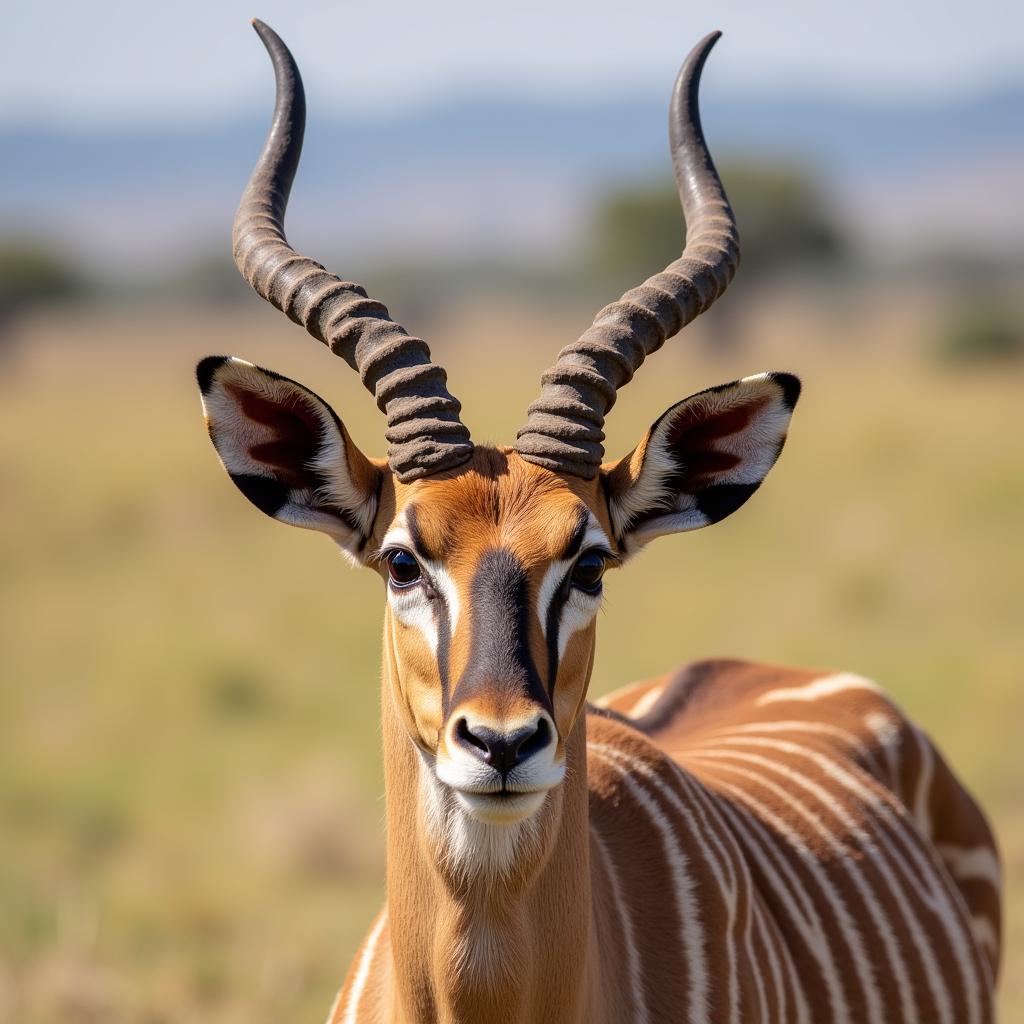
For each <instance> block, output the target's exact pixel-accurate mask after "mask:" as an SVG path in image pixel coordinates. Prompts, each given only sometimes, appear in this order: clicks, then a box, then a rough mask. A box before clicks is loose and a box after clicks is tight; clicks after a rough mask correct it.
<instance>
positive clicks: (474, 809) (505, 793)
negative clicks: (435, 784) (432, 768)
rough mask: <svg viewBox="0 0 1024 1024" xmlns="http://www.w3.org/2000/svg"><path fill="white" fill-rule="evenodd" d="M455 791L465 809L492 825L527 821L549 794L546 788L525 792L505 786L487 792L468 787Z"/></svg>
mask: <svg viewBox="0 0 1024 1024" xmlns="http://www.w3.org/2000/svg"><path fill="white" fill-rule="evenodd" d="M454 792H455V796H456V799H457V800H458V801H459V804H460V805H461V806H462V807H463V809H464V810H466V811H467V812H468V813H469V814H470V815H471V816H472V817H474V818H477V819H478V820H479V821H483V822H486V823H487V824H490V825H513V824H515V823H517V822H520V821H525V820H526V819H527V818H529V817H531V816H532V815H534V814H536V813H537V811H539V810H540V808H541V805H542V804H543V803H544V800H545V798H546V797H547V795H548V791H547V790H546V789H540V790H532V791H530V792H525V793H523V792H516V791H514V790H510V789H504V788H502V789H498V790H493V791H491V792H486V793H481V792H478V791H473V790H466V789H455V790H454Z"/></svg>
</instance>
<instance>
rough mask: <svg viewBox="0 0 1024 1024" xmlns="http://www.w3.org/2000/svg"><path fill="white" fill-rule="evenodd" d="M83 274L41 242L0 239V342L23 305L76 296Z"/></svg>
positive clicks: (83, 286) (82, 285)
mask: <svg viewBox="0 0 1024 1024" xmlns="http://www.w3.org/2000/svg"><path fill="white" fill-rule="evenodd" d="M86 289H87V285H86V280H85V278H84V276H83V275H82V274H81V273H80V272H79V271H78V270H77V269H76V268H75V266H74V264H73V263H72V262H71V261H70V260H69V259H67V258H66V257H64V256H63V255H62V254H61V253H59V252H58V251H57V250H56V249H54V248H52V247H50V246H47V245H44V244H43V243H41V242H35V241H29V240H24V239H17V238H8V239H0V344H2V343H3V339H4V337H5V336H6V335H7V333H8V331H7V328H9V326H10V324H11V322H12V321H13V319H14V318H15V317H16V316H17V315H18V314H19V313H21V312H22V311H23V310H24V309H27V308H29V307H32V306H42V305H52V304H54V303H59V302H64V301H66V300H68V299H72V298H77V297H79V296H80V295H82V294H83V293H84V292H85V291H86Z"/></svg>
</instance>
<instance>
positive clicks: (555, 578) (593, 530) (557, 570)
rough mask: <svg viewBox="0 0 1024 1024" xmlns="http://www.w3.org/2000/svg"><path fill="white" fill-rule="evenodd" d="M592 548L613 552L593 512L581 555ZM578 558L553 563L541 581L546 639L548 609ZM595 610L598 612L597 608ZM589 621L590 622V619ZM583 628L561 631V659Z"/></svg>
mask: <svg viewBox="0 0 1024 1024" xmlns="http://www.w3.org/2000/svg"><path fill="white" fill-rule="evenodd" d="M590 548H607V549H608V550H612V547H611V541H610V540H609V539H608V534H606V533H605V532H604V530H603V529H602V528H601V524H600V523H599V522H598V521H597V518H596V517H595V516H594V513H593V512H591V513H589V517H588V520H587V532H586V533H585V534H584V535H583V542H582V543H581V544H580V554H582V553H583V552H584V551H587V550H589V549H590ZM578 557H579V555H577V556H576V558H578ZM576 558H566V559H559V560H558V561H557V562H552V563H551V565H550V566H549V567H548V570H547V572H546V573H544V579H543V580H541V584H540V589H539V590H538V591H537V615H538V617H539V618H540V628H541V633H542V634H543V636H544V637H545V639H546V638H547V634H548V609H549V608H550V607H551V601H552V600H553V598H554V596H555V594H556V593H557V592H558V588H559V587H560V586H561V585H562V582H563V580H564V579H565V576H566V573H568V572H569V570H570V569H571V568H572V565H573V563H574V562H575V561H576ZM584 596H585V595H584ZM599 603H600V602H598V604H599ZM594 610H595V611H596V610H597V609H596V607H595V609H594ZM562 617H563V620H564V617H565V609H563V610H562ZM592 617H593V616H591V618H592ZM587 621H589V619H588V620H587ZM563 624H564V621H563ZM585 625H586V622H585V623H583V626H585ZM581 628H583V627H582V626H575V627H574V628H573V629H572V630H571V632H569V633H565V632H564V629H560V630H559V635H558V646H559V652H558V653H559V657H561V656H562V654H564V653H565V644H566V643H567V642H568V639H569V637H570V636H571V635H572V633H575V632H577V631H578V630H579V629H581ZM563 634H564V635H563Z"/></svg>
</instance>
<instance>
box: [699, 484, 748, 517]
mask: <svg viewBox="0 0 1024 1024" xmlns="http://www.w3.org/2000/svg"><path fill="white" fill-rule="evenodd" d="M760 486H761V482H760V481H758V482H757V483H756V484H714V485H712V486H711V487H705V488H704V489H703V490H702V491H697V493H696V494H694V496H693V498H694V501H695V502H696V503H697V508H698V509H699V510H700V512H701V514H702V515H703V516H705V517H706V518H707V520H708V522H709V523H717V522H719V521H720V520H722V519H725V517H726V516H731V515H732V514H733V512H735V511H736V509H738V508H739V507H740V506H741V505H742V504H743V503H744V502H745V501H746V500H747V499H748V498H749V497H750V496H751V495H752V494H753V493H754V491H756V490H757V489H758V487H760Z"/></svg>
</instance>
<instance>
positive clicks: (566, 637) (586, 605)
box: [558, 588, 601, 661]
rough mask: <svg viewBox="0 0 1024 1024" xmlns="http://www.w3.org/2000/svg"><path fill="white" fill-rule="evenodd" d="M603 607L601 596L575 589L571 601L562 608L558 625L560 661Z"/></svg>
mask: <svg viewBox="0 0 1024 1024" xmlns="http://www.w3.org/2000/svg"><path fill="white" fill-rule="evenodd" d="M600 607H601V595H600V594H587V593H585V592H584V591H582V590H577V589H575V588H574V589H573V590H572V592H571V593H570V594H569V600H568V601H566V602H565V604H564V605H563V607H562V618H561V621H560V622H559V624H558V660H559V661H561V660H562V658H564V657H565V649H566V648H567V647H568V646H569V641H570V640H571V639H572V637H573V636H575V634H577V633H578V632H579V631H580V630H581V629H586V628H587V626H589V625H590V623H591V622H593V621H594V616H595V615H597V610H598V609H599V608H600Z"/></svg>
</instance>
